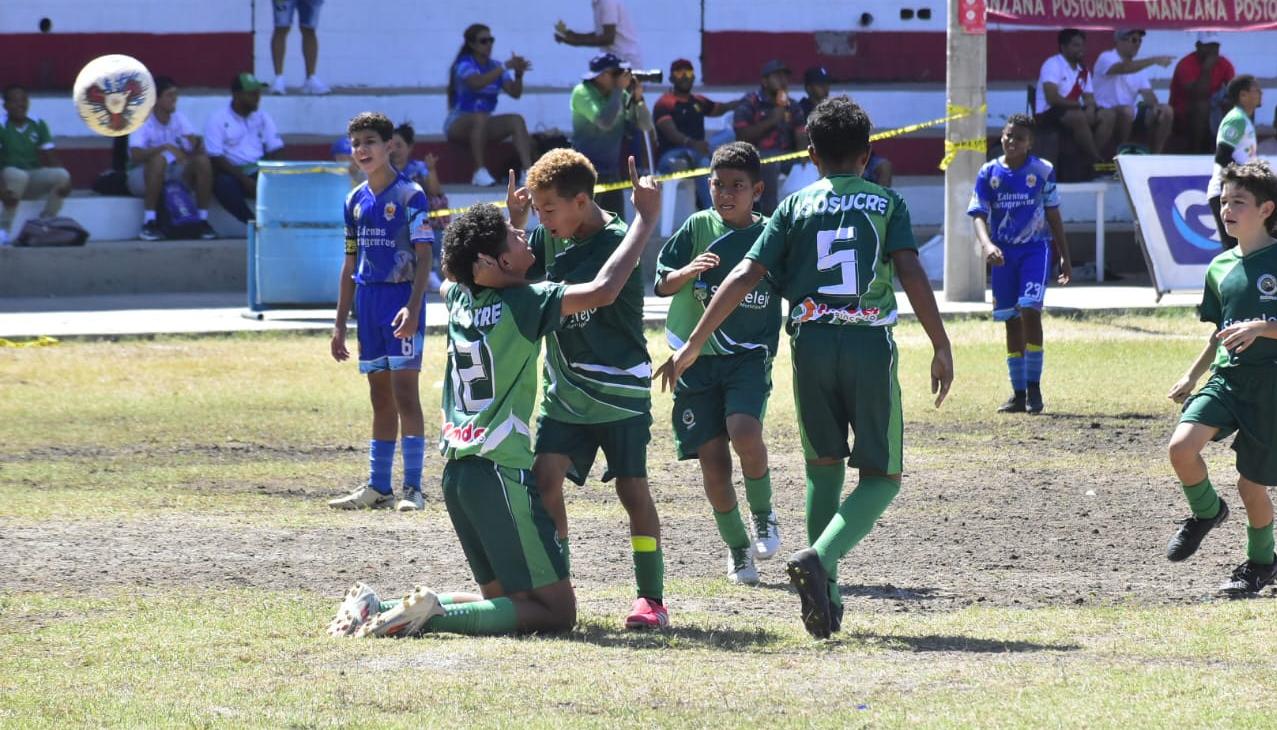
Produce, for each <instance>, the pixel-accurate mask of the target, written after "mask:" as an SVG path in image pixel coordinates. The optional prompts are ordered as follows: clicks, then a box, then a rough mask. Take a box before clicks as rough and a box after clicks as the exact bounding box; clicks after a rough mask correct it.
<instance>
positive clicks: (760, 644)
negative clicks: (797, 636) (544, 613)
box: [563, 623, 784, 653]
mask: <svg viewBox="0 0 1277 730" xmlns="http://www.w3.org/2000/svg"><path fill="white" fill-rule="evenodd" d="M563 638H565V639H568V640H570V641H580V642H582V643H586V644H593V645H595V646H616V647H624V648H627V649H720V650H723V651H739V652H748V653H757V652H758V650H760V649H767V648H770V647H772V646H775V645H779V644H780V643H782V642H783V641H784V638H783V637H782V636H781V635H780V634H777V633H775V632H772V631H768V630H766V629H761V628H757V629H727V628H700V627H697V626H678V627H674V628H668V629H661V630H659V631H627V630H619V629H615V628H613V627H611V626H603V625H600V624H595V623H579V624H577V627H576V628H575V629H573V631H572V633H571V634H568V635H565V636H564V637H563Z"/></svg>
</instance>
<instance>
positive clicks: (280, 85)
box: [270, 76, 288, 96]
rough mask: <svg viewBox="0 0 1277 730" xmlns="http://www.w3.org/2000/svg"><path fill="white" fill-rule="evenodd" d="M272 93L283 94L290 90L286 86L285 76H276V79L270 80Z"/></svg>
mask: <svg viewBox="0 0 1277 730" xmlns="http://www.w3.org/2000/svg"><path fill="white" fill-rule="evenodd" d="M270 93H272V94H274V95H276V96H283V95H284V94H287V93H288V91H287V90H286V89H285V88H284V77H283V76H276V77H275V80H274V81H272V82H270Z"/></svg>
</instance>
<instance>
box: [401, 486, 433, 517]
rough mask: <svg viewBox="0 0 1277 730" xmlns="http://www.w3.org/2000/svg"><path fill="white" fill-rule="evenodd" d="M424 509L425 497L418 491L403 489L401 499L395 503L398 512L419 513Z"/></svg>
mask: <svg viewBox="0 0 1277 730" xmlns="http://www.w3.org/2000/svg"><path fill="white" fill-rule="evenodd" d="M425 508H426V497H425V495H423V494H422V493H421V490H420V489H405V490H404V493H403V497H402V498H401V499H400V500H399V501H398V502H396V503H395V510H396V511H399V512H420V511H421V510H423V509H425Z"/></svg>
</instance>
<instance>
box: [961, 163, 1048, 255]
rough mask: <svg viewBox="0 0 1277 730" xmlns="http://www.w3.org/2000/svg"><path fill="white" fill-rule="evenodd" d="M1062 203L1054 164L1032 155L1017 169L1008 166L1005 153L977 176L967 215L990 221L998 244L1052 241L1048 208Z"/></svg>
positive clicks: (990, 231) (991, 232) (1014, 244)
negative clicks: (1047, 221) (1047, 219)
mask: <svg viewBox="0 0 1277 730" xmlns="http://www.w3.org/2000/svg"><path fill="white" fill-rule="evenodd" d="M1058 207H1060V194H1059V193H1058V192H1057V191H1056V189H1055V167H1053V166H1052V165H1051V163H1049V162H1047V161H1046V160H1043V159H1040V158H1038V157H1034V156H1033V155H1029V156H1028V159H1026V160H1025V161H1024V164H1023V165H1020V167H1019V168H1018V169H1015V170H1012V169H1011V168H1010V167H1007V164H1006V161H1005V158H1004V157H999V158H998V159H996V160H990V161H988V162H986V163H984V167H981V168H980V173H979V174H978V175H976V178H975V190H974V191H972V193H971V203H970V204H969V205H968V206H967V215H969V216H971V217H973V218H974V217H976V216H984V217H985V218H986V219H988V221H989V238H990V239H992V240H993V243H994V245H997V246H1021V245H1024V244H1027V243H1050V242H1051V230H1050V228H1049V227H1048V226H1047V224H1046V209H1047V208H1058Z"/></svg>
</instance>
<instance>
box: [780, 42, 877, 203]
mask: <svg viewBox="0 0 1277 730" xmlns="http://www.w3.org/2000/svg"><path fill="white" fill-rule="evenodd" d="M831 80H832V79H831V78H830V76H829V71H827V70H826V69H825V67H823V66H812V67H811V68H809V69H807V70H806V71H804V72H803V89H804V90H806V92H807V96H806V97H804V98H803V99H802V101H799V102H798V107H799V108H800V109H801V110H802V113H803V121H802V124H801V125H799V130H800V131H801V132H802V133H803V134H806V133H807V117H808V115H810V114H811V112H812V110H813V109H815V108H816V105H817V104H819V103H820V102H822V101H824V100H825V99H828V98H829V83H830V81H831ZM860 176H861V177H863V178H864V179H866V180H868V181H869V182H871V183H874V184H877V185H881V186H883V187H884V188H889V187H891V182H892V177H893V174H892V168H891V160H888V159H887V158H886V157H883V156H882V155H879V154H878V153H877V152H874V151H873V148H872V147H871V148H870V150H869V161H868V162H866V163H865V169H864V172H862V173H860Z"/></svg>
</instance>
